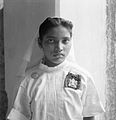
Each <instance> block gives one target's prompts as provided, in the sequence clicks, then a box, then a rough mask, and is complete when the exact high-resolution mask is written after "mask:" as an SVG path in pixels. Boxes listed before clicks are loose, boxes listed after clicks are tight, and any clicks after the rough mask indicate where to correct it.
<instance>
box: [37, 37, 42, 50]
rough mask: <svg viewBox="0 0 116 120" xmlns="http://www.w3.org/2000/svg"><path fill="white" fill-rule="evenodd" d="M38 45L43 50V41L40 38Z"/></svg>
mask: <svg viewBox="0 0 116 120" xmlns="http://www.w3.org/2000/svg"><path fill="white" fill-rule="evenodd" d="M38 45H39V47H40V48H42V41H41V40H40V37H38Z"/></svg>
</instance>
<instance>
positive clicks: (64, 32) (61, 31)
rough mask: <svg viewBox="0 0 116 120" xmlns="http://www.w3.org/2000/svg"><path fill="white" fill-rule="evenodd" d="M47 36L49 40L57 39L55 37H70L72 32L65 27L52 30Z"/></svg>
mask: <svg viewBox="0 0 116 120" xmlns="http://www.w3.org/2000/svg"><path fill="white" fill-rule="evenodd" d="M45 36H46V37H47V38H55V37H70V32H69V30H68V29H67V28H65V27H63V26H58V27H54V28H51V29H50V30H49V31H48V32H47V33H46V34H45Z"/></svg>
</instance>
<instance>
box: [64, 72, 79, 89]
mask: <svg viewBox="0 0 116 120" xmlns="http://www.w3.org/2000/svg"><path fill="white" fill-rule="evenodd" d="M64 87H68V88H72V89H75V90H77V89H80V88H81V75H78V74H73V73H70V72H69V73H68V74H67V75H66V78H65V81H64Z"/></svg>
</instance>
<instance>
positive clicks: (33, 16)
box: [4, 0, 55, 112]
mask: <svg viewBox="0 0 116 120" xmlns="http://www.w3.org/2000/svg"><path fill="white" fill-rule="evenodd" d="M54 15H55V0H7V1H5V4H4V36H5V37H4V40H5V65H6V66H5V77H6V78H5V79H6V81H5V82H6V91H7V94H8V104H9V105H8V108H9V109H11V105H12V102H13V99H14V96H15V92H16V90H17V89H16V88H17V86H18V85H19V83H20V80H19V79H18V78H17V76H16V75H17V73H18V71H19V67H20V65H21V63H22V58H23V56H24V53H25V51H26V49H27V47H28V45H29V44H30V42H31V40H32V39H33V37H34V35H35V32H36V30H37V27H38V25H39V24H40V23H41V22H42V21H43V19H45V18H46V17H47V16H54ZM38 54H39V53H38ZM9 109H8V112H9Z"/></svg>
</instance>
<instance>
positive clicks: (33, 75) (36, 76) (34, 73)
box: [31, 72, 39, 79]
mask: <svg viewBox="0 0 116 120" xmlns="http://www.w3.org/2000/svg"><path fill="white" fill-rule="evenodd" d="M31 77H32V78H33V79H38V77H39V75H38V73H37V72H33V73H32V74H31Z"/></svg>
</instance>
